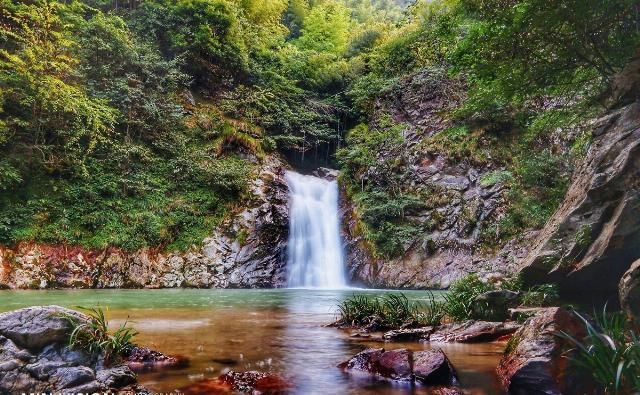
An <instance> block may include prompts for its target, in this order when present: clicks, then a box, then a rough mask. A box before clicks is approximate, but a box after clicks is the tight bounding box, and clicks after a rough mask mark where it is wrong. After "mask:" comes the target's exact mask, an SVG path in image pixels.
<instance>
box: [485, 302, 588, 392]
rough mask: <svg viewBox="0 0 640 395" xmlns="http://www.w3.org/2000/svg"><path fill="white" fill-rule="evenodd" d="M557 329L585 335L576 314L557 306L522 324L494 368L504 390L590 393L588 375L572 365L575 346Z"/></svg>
mask: <svg viewBox="0 0 640 395" xmlns="http://www.w3.org/2000/svg"><path fill="white" fill-rule="evenodd" d="M560 331H562V332H565V333H567V334H569V335H571V336H573V337H574V338H576V339H579V340H580V339H582V338H584V336H585V334H586V333H585V329H584V325H583V323H582V322H581V321H580V319H579V318H578V317H577V316H576V315H575V313H572V312H569V311H567V310H565V309H563V308H559V307H552V308H547V309H544V310H542V311H541V312H540V313H539V314H537V315H536V316H535V317H532V318H529V319H528V320H527V321H526V322H525V323H524V325H523V326H522V328H520V329H519V330H518V331H517V332H516V333H515V334H514V335H513V337H512V338H511V340H510V341H509V343H508V345H507V349H506V350H505V355H504V357H503V358H502V360H500V364H499V366H498V369H497V372H498V377H499V378H500V381H501V383H502V385H503V386H504V388H505V390H507V391H509V393H510V394H513V395H535V394H540V395H543V394H544V395H561V394H583V393H592V392H590V391H589V383H588V380H587V378H585V377H583V376H580V375H579V373H578V372H579V371H578V369H575V368H574V367H572V366H571V360H570V357H571V350H572V349H573V347H574V345H573V344H570V343H569V342H567V341H566V340H565V339H563V338H562V337H560V336H558V333H559V332H560Z"/></svg>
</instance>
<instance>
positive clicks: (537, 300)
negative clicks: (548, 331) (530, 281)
mask: <svg viewBox="0 0 640 395" xmlns="http://www.w3.org/2000/svg"><path fill="white" fill-rule="evenodd" d="M557 300H558V286H557V285H555V284H542V285H536V286H534V287H531V288H530V289H529V290H527V291H526V292H525V293H524V294H523V296H522V304H523V305H525V306H536V307H539V306H548V305H550V304H552V303H553V302H555V301H557Z"/></svg>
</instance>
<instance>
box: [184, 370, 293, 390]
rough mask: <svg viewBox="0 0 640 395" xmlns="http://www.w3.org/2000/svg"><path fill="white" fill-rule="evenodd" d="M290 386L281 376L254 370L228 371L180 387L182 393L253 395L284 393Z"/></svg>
mask: <svg viewBox="0 0 640 395" xmlns="http://www.w3.org/2000/svg"><path fill="white" fill-rule="evenodd" d="M291 388H292V385H291V383H289V382H288V381H287V380H285V379H284V378H283V377H281V376H279V375H276V374H271V373H262V372H256V371H249V372H234V371H230V372H228V373H225V374H223V375H222V376H220V377H218V378H217V379H207V380H201V381H198V382H196V383H193V384H190V385H188V386H186V387H183V388H180V390H179V393H181V394H184V395H202V394H208V395H213V394H232V393H248V394H254V395H260V394H264V395H278V394H286V393H288V392H289V390H290V389H291Z"/></svg>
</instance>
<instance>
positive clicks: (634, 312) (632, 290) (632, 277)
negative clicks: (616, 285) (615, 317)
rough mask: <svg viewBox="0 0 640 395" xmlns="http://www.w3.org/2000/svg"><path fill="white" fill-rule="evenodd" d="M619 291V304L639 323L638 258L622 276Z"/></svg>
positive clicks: (639, 289) (639, 265)
mask: <svg viewBox="0 0 640 395" xmlns="http://www.w3.org/2000/svg"><path fill="white" fill-rule="evenodd" d="M619 292H620V306H622V309H623V310H624V311H625V313H627V316H628V317H629V318H630V319H632V320H633V321H635V322H636V324H640V260H637V261H635V262H634V263H633V265H631V267H630V268H629V270H627V271H626V273H625V274H624V275H623V276H622V279H621V280H620V291H619Z"/></svg>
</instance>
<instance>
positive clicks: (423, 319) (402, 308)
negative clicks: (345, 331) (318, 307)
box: [336, 292, 443, 329]
mask: <svg viewBox="0 0 640 395" xmlns="http://www.w3.org/2000/svg"><path fill="white" fill-rule="evenodd" d="M338 314H339V318H338V320H337V321H336V324H338V325H350V326H362V327H368V328H370V329H388V328H398V327H400V326H404V325H407V326H425V325H438V324H439V323H440V321H441V319H442V316H443V309H442V303H441V302H439V301H437V300H436V299H435V297H434V295H433V293H431V292H429V293H428V301H427V302H426V303H422V302H418V301H410V300H409V299H407V297H406V295H404V294H402V293H401V294H386V295H384V296H382V297H381V298H378V297H369V296H366V295H352V296H351V297H349V298H347V299H346V300H344V301H343V302H342V303H340V304H339V305H338Z"/></svg>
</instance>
